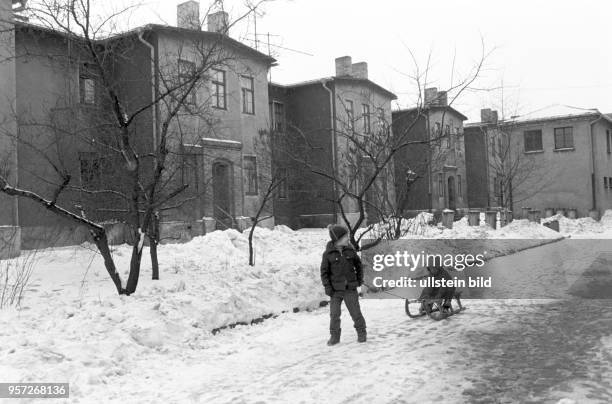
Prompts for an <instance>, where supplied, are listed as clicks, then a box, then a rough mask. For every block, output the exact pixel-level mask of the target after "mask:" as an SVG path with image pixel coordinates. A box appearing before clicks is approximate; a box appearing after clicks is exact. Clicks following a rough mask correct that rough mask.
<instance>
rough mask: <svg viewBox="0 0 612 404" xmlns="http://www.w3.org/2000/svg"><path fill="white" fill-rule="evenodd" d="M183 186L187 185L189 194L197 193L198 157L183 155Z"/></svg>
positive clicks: (188, 154) (191, 154)
mask: <svg viewBox="0 0 612 404" xmlns="http://www.w3.org/2000/svg"><path fill="white" fill-rule="evenodd" d="M181 174H182V177H183V178H182V180H183V185H187V186H188V188H187V192H189V193H197V191H198V155H197V154H194V153H185V154H184V155H183V167H182V173H181Z"/></svg>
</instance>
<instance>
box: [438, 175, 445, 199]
mask: <svg viewBox="0 0 612 404" xmlns="http://www.w3.org/2000/svg"><path fill="white" fill-rule="evenodd" d="M445 196H446V189H445V186H444V173H438V198H444V197H445Z"/></svg>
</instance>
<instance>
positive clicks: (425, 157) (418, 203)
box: [392, 88, 468, 212]
mask: <svg viewBox="0 0 612 404" xmlns="http://www.w3.org/2000/svg"><path fill="white" fill-rule="evenodd" d="M424 95H425V97H424V102H423V106H422V107H419V108H409V109H402V110H398V111H393V119H392V122H393V133H394V136H395V137H396V138H398V139H399V140H398V143H402V144H405V145H406V146H405V147H403V148H402V149H401V150H399V151H398V153H396V155H395V178H396V180H395V193H396V198H397V204H398V207H399V208H400V210H401V211H403V212H410V211H413V212H414V211H421V210H428V211H431V210H443V209H452V210H459V209H465V208H467V207H468V201H467V194H466V185H467V179H466V167H465V146H464V142H463V121H465V120H466V119H467V118H466V117H465V116H464V115H463V114H461V113H460V112H459V111H457V110H456V109H454V108H453V107H452V106H450V105H448V97H447V94H446V92H445V91H438V90H437V88H427V89H425V93H424ZM408 177H410V178H408ZM409 182H410V185H408V183H409Z"/></svg>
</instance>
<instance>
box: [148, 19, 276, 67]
mask: <svg viewBox="0 0 612 404" xmlns="http://www.w3.org/2000/svg"><path fill="white" fill-rule="evenodd" d="M140 30H151V31H166V32H175V33H178V34H183V35H199V36H201V37H209V38H211V39H222V40H223V41H226V42H227V43H228V44H229V45H232V46H235V47H237V48H238V49H241V50H244V51H246V52H248V53H250V54H252V55H254V56H256V57H257V58H259V59H262V60H265V61H266V62H268V63H270V64H274V63H275V62H276V59H274V58H273V57H271V56H269V55H266V54H265V53H262V52H260V51H258V50H256V49H253V48H251V47H250V46H248V45H245V44H243V43H242V42H240V41H237V40H235V39H233V38H231V37H229V36H227V35H224V34H222V33H219V32H211V31H200V30H194V29H187V28H179V27H173V26H171V25H162V24H147V25H145V26H144V27H140V28H136V31H140Z"/></svg>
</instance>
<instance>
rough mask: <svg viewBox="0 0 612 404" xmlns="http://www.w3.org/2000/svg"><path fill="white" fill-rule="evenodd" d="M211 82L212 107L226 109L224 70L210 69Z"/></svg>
mask: <svg viewBox="0 0 612 404" xmlns="http://www.w3.org/2000/svg"><path fill="white" fill-rule="evenodd" d="M211 84H212V101H213V107H215V108H220V109H227V101H226V98H227V97H226V95H227V93H226V90H225V87H226V84H225V72H224V71H223V70H219V69H212V81H211Z"/></svg>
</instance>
